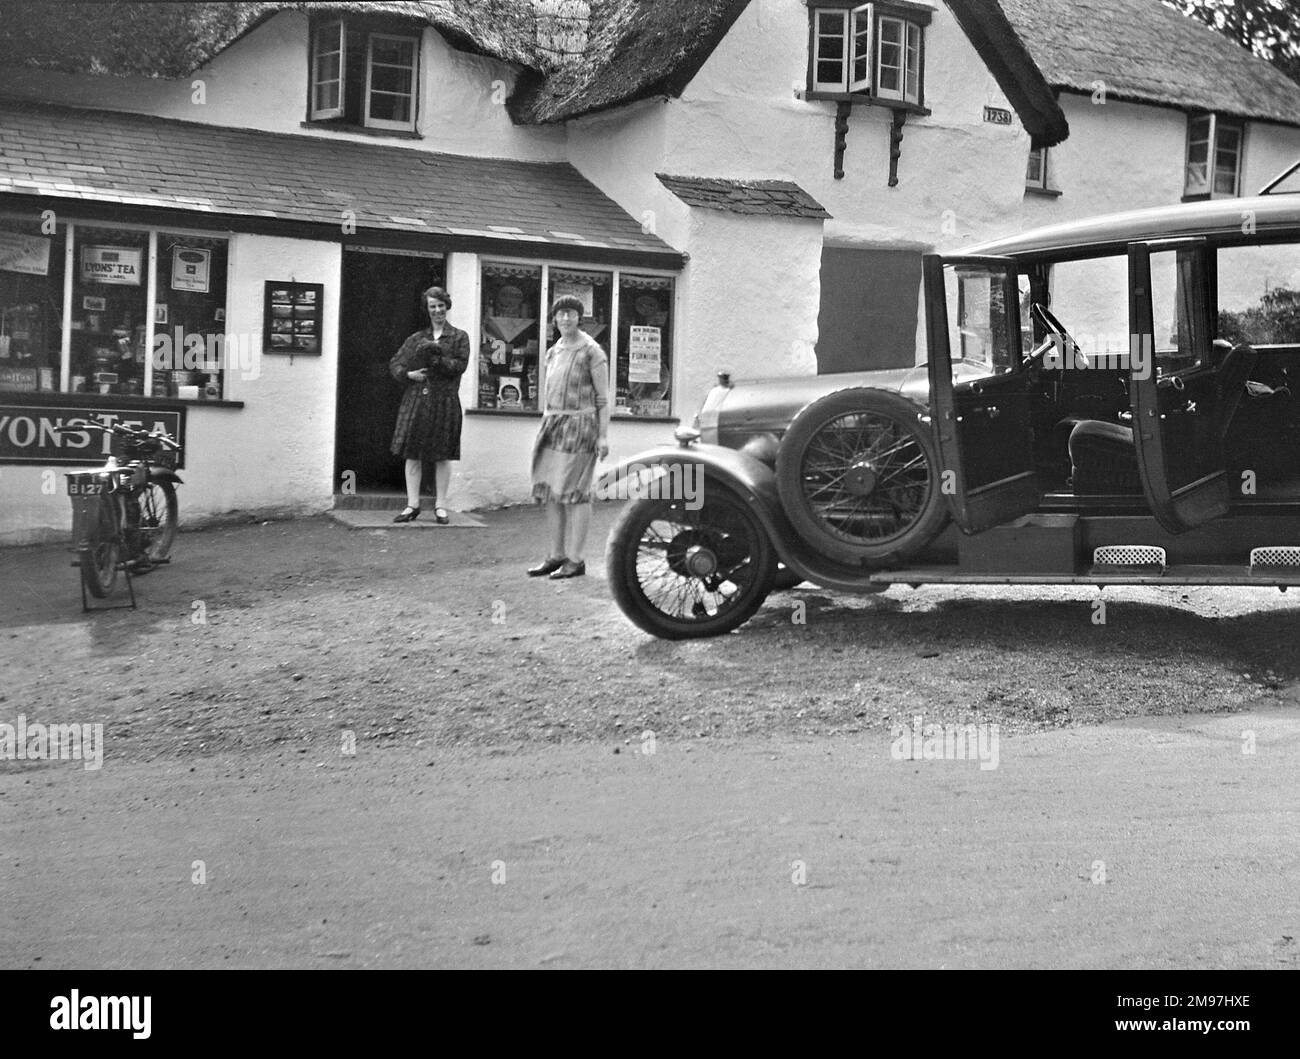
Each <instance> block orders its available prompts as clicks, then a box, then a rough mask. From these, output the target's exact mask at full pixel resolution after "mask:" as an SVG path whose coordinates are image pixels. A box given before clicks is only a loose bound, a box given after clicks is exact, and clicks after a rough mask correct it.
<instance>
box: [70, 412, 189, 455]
mask: <svg viewBox="0 0 1300 1059" xmlns="http://www.w3.org/2000/svg"><path fill="white" fill-rule="evenodd" d="M83 430H100V431H103V432H104V433H106V434H118V435H120V436H121V437H124V438H134V439H136V440H137V441H158V442H161V443H162V444H163V445H165V446H167V447H168V448H170V449H176V450H177V451H179V450H180V447H181V446H180V444H179V443H178V442H177V441H175V440H174V439H173V438H172V437H171V436H170V435H169V434H156V433H150V432H149V431H147V430H135V429H133V428H132V427H129V426H127V425H126V424H125V423H114V424H112V425H111V426H105V425H104V424H103V423H92V422H91V421H90V420H89V419H86V420H82V421H80V422H77V423H67V424H64V425H61V426H57V427H55V428H54V432H55V433H56V434H62V433H65V432H72V433H80V432H81V431H83Z"/></svg>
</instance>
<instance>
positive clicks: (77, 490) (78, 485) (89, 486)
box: [68, 478, 108, 496]
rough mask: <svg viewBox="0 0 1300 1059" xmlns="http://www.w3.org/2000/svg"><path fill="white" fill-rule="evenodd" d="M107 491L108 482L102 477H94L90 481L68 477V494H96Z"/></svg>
mask: <svg viewBox="0 0 1300 1059" xmlns="http://www.w3.org/2000/svg"><path fill="white" fill-rule="evenodd" d="M106 492H108V482H106V481H103V480H102V479H96V478H92V479H90V480H89V481H77V479H75V478H69V479H68V496H96V495H97V494H99V493H106Z"/></svg>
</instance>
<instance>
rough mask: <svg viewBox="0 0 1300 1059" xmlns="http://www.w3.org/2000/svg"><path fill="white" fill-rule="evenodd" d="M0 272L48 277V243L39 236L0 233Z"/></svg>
mask: <svg viewBox="0 0 1300 1059" xmlns="http://www.w3.org/2000/svg"><path fill="white" fill-rule="evenodd" d="M0 271H4V272H21V273H23V275H26V276H48V275H49V273H50V241H49V240H48V239H46V238H45V237H44V236H40V235H19V234H18V233H17V232H0Z"/></svg>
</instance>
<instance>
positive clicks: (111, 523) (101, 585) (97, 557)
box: [77, 500, 119, 599]
mask: <svg viewBox="0 0 1300 1059" xmlns="http://www.w3.org/2000/svg"><path fill="white" fill-rule="evenodd" d="M109 503H112V501H111V500H110V501H108V502H106V503H102V504H100V505H99V514H98V515H97V516H96V518H95V524H94V526H93V527H92V528H91V530H90V536H89V537H88V539H87V542H86V546H85V547H84V548H82V549H80V551H79V552H78V553H77V556H78V559H79V560H80V565H81V581H82V584H84V585H85V586H86V591H87V592H89V593H90V594H91V595H92V596H94V597H95V598H96V599H103V598H104V597H105V596H107V595H108V594H109V593H110V592H111V591H113V586H114V585H115V584H117V563H118V559H119V554H118V553H119V549H118V544H117V520H116V519H115V518H114V517H113V511H112V508H110V507H109Z"/></svg>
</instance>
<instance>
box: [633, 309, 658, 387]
mask: <svg viewBox="0 0 1300 1059" xmlns="http://www.w3.org/2000/svg"><path fill="white" fill-rule="evenodd" d="M661 351H662V338H661V336H660V331H659V328H657V327H642V326H640V325H637V324H634V325H633V326H632V327H631V328H630V334H629V335H628V340H627V355H628V366H627V381H628V382H629V383H633V382H659V378H660V369H659V365H660V358H661Z"/></svg>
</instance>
